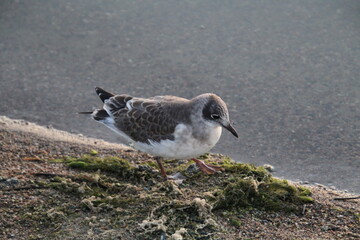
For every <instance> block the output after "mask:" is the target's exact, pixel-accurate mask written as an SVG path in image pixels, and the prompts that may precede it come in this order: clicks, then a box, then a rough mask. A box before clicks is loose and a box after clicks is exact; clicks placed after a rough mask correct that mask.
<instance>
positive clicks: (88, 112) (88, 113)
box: [78, 112, 93, 114]
mask: <svg viewBox="0 0 360 240" xmlns="http://www.w3.org/2000/svg"><path fill="white" fill-rule="evenodd" d="M92 113H93V112H78V114H92Z"/></svg>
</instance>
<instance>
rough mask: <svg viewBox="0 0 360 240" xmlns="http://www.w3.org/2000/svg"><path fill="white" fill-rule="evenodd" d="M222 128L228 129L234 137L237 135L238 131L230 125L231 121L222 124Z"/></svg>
mask: <svg viewBox="0 0 360 240" xmlns="http://www.w3.org/2000/svg"><path fill="white" fill-rule="evenodd" d="M223 127H224V128H226V129H227V130H229V132H231V133H232V134H233V135H234V136H235V137H237V138H238V137H239V135H238V133H237V132H236V130H235V128H234V127H233V126H232V125H231V123H229V122H228V123H227V124H224V125H223Z"/></svg>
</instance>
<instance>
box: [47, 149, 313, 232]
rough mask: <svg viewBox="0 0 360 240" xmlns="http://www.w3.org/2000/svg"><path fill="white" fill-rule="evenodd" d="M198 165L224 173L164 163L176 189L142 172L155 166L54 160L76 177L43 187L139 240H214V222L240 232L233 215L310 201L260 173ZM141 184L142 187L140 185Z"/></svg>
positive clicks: (210, 158) (95, 158) (216, 158)
mask: <svg viewBox="0 0 360 240" xmlns="http://www.w3.org/2000/svg"><path fill="white" fill-rule="evenodd" d="M201 159H202V160H204V161H205V162H207V163H211V164H216V165H219V166H221V167H222V168H223V169H224V172H222V173H216V174H214V175H206V174H204V173H201V172H196V171H194V172H189V171H187V170H186V169H187V168H188V166H189V165H190V164H192V162H191V161H186V162H184V161H181V162H179V161H171V160H168V161H166V160H165V161H164V166H165V168H166V169H167V171H169V172H177V171H180V172H181V173H182V174H183V175H185V176H186V177H187V179H186V180H185V181H184V182H183V183H181V184H175V183H174V182H173V181H165V182H163V181H162V179H161V177H160V174H159V173H158V172H156V171H155V173H148V172H147V171H148V170H149V169H150V170H149V171H150V172H151V169H153V168H157V164H156V162H155V161H149V160H145V161H143V162H142V163H141V164H143V166H146V167H145V168H143V169H146V170H142V171H140V170H139V169H138V168H136V167H134V166H132V165H131V164H130V163H129V162H128V161H127V160H126V159H122V158H119V157H114V156H100V154H96V155H95V154H93V155H92V154H88V155H84V156H81V157H66V158H63V159H56V160H53V161H52V162H60V163H61V162H62V163H64V164H67V166H68V167H69V168H72V169H74V170H75V171H74V172H75V174H74V175H71V176H67V177H54V178H52V179H51V182H49V183H48V186H50V187H51V188H53V189H56V190H58V191H60V192H63V193H66V194H69V195H72V196H74V197H77V199H78V202H79V204H80V206H81V208H80V209H81V210H82V211H84V212H93V213H96V214H99V213H101V214H106V213H109V214H110V213H114V214H113V215H112V216H111V217H109V218H110V220H111V222H112V224H113V226H114V227H116V228H121V227H124V226H128V225H129V224H130V225H131V224H135V225H138V227H137V228H135V231H136V234H137V236H139V237H140V238H139V239H141V237H144V239H145V238H149V237H151V238H153V239H158V238H160V237H161V236H163V235H164V234H166V236H171V235H172V234H174V233H175V232H176V231H178V230H179V229H180V228H184V229H185V230H186V234H187V236H188V237H190V238H189V239H202V238H203V239H212V238H213V237H214V239H216V236H217V234H218V233H220V232H221V231H222V230H221V229H222V227H221V224H219V223H220V222H221V220H219V218H220V219H221V218H224V220H225V221H227V222H228V223H229V226H231V227H235V228H239V227H241V226H242V222H241V220H240V218H239V217H238V216H239V215H238V214H239V213H241V212H244V211H245V212H246V211H248V210H249V209H254V208H256V209H258V210H260V211H261V210H271V211H286V212H294V211H297V210H298V209H300V208H301V206H302V205H303V204H307V203H311V202H312V201H313V200H312V198H311V197H310V195H311V192H310V190H309V189H307V188H305V187H302V186H295V185H293V184H291V183H289V182H288V181H286V180H281V179H277V178H274V177H272V175H271V174H270V173H269V172H268V171H267V170H266V169H265V168H263V167H256V166H255V165H252V164H243V163H236V162H234V161H233V160H231V159H230V158H228V157H224V156H221V155H215V154H205V155H203V156H201ZM144 178H146V179H147V181H139V179H144ZM133 179H136V181H135V182H134V181H132V180H133ZM217 210H220V211H217ZM224 211H225V212H229V213H230V214H229V215H227V216H225V215H224V216H221V214H219V212H224ZM54 216H56V215H54ZM60 220H61V219H60Z"/></svg>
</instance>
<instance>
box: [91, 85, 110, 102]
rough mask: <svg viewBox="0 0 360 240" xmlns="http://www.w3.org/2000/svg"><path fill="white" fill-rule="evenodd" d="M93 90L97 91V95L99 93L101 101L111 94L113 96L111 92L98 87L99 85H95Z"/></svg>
mask: <svg viewBox="0 0 360 240" xmlns="http://www.w3.org/2000/svg"><path fill="white" fill-rule="evenodd" d="M95 92H96V93H97V95H99V97H100V99H101V101H103V102H104V101H105V100H106V99H109V98H111V97H112V96H114V94H112V93H109V92H107V91H105V90H104V89H102V88H99V87H95Z"/></svg>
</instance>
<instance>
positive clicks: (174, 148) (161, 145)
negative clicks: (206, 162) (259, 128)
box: [134, 124, 222, 159]
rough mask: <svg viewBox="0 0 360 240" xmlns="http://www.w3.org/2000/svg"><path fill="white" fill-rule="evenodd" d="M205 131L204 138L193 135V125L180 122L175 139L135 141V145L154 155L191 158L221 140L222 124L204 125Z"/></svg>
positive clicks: (206, 150)
mask: <svg viewBox="0 0 360 240" xmlns="http://www.w3.org/2000/svg"><path fill="white" fill-rule="evenodd" d="M203 131H205V133H204V134H205V135H206V136H207V137H206V138H204V139H196V138H194V137H193V134H192V128H191V126H188V125H185V124H179V125H177V126H176V128H175V133H174V136H175V140H174V141H172V140H161V141H160V142H155V141H151V142H150V144H146V143H139V142H138V143H134V147H135V148H136V149H138V150H140V151H143V152H146V153H149V154H151V155H154V156H159V157H164V158H170V159H189V158H193V157H198V156H200V155H201V154H204V153H206V152H208V151H209V150H210V149H212V148H213V147H214V146H215V144H216V143H217V142H218V141H219V138H220V136H221V131H222V128H221V127H220V126H209V125H206V126H204V129H203Z"/></svg>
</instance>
